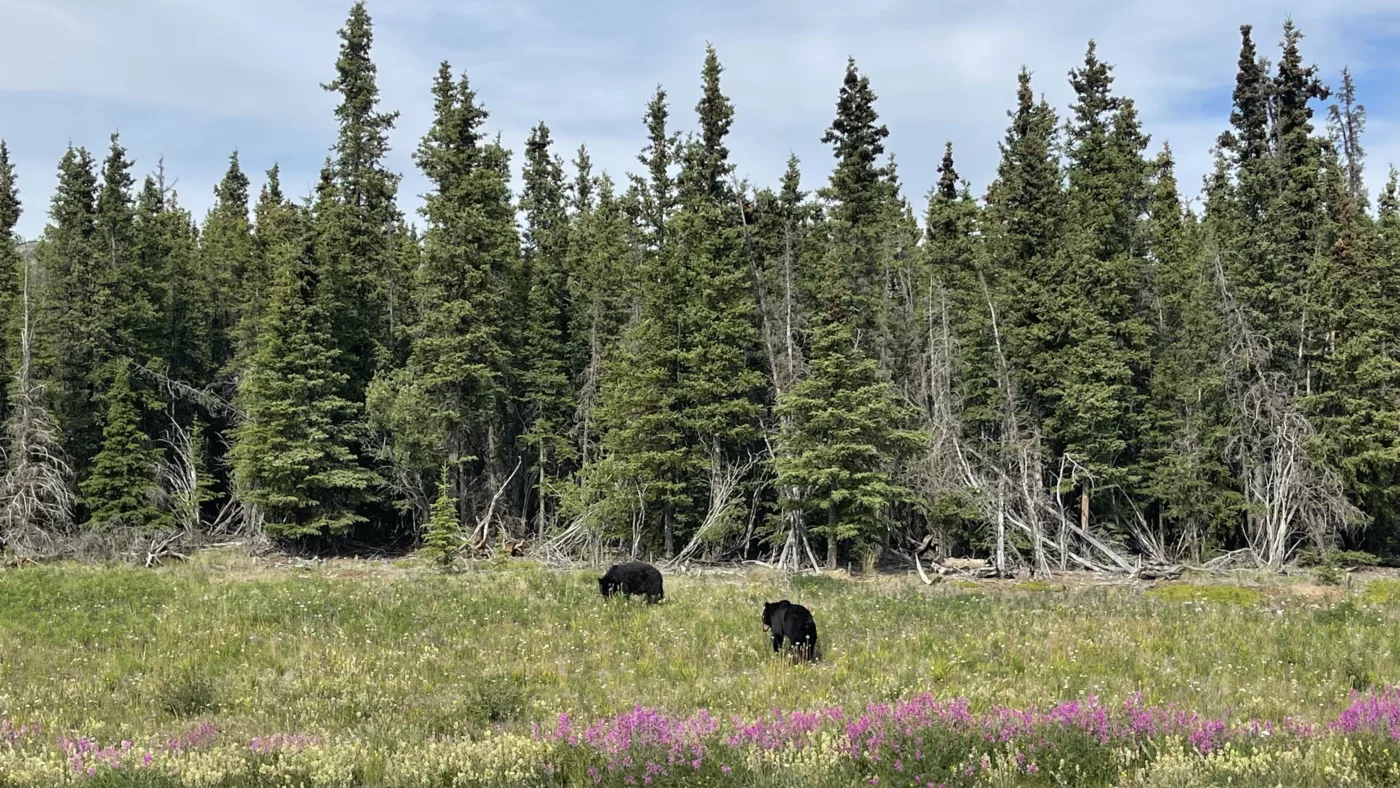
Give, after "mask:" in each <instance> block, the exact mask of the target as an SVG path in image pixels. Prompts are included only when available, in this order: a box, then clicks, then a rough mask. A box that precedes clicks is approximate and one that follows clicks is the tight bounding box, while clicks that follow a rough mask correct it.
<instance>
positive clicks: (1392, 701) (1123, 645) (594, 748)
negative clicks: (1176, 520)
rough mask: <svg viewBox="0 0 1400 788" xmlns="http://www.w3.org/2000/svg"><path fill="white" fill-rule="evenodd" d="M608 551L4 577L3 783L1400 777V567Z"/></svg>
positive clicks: (242, 562) (30, 571) (0, 614)
mask: <svg viewBox="0 0 1400 788" xmlns="http://www.w3.org/2000/svg"><path fill="white" fill-rule="evenodd" d="M595 576H596V572H594V573H588V572H554V571H545V570H543V569H539V568H535V567H531V566H528V565H512V566H502V567H494V568H479V569H475V570H472V571H467V572H463V573H460V574H455V575H449V576H444V575H441V574H438V573H436V572H433V571H431V570H430V569H428V568H427V567H426V566H424V565H422V564H419V563H416V562H413V561H400V562H394V563H390V562H368V561H341V562H334V563H332V564H330V565H328V566H324V567H320V568H316V569H313V570H290V569H277V568H273V567H270V566H267V565H266V564H264V565H256V564H254V563H253V562H251V561H250V559H248V558H246V557H241V556H237V555H233V554H226V553H205V554H202V555H200V556H197V557H196V559H195V560H193V561H191V562H189V563H187V564H185V565H181V566H177V567H174V568H170V569H162V570H157V571H150V570H137V569H128V568H88V567H77V566H55V567H33V568H25V569H21V570H11V571H6V572H0V786H9V785H16V786H18V785H31V784H32V785H52V784H57V783H58V782H79V783H82V782H86V783H90V784H104V785H105V784H111V785H181V784H191V785H229V786H242V785H297V784H306V785H362V784H363V785H454V784H458V785H476V784H481V785H496V784H500V785H513V784H541V785H569V784H584V785H590V784H595V783H597V784H608V785H612V784H618V785H625V784H656V785H660V784H675V785H693V784H710V783H714V784H754V785H789V784H791V785H812V784H820V785H846V784H886V785H890V784H894V785H915V784H917V785H921V786H923V785H925V784H928V785H940V784H947V785H955V784H956V785H963V784H967V785H973V784H979V785H980V784H985V785H1022V784H1028V785H1038V784H1044V785H1057V784H1100V785H1156V784H1161V785H1190V784H1200V785H1213V784H1225V777H1231V784H1235V785H1254V784H1257V785H1275V784H1277V783H1279V782H1282V784H1285V785H1305V784H1315V785H1346V784H1355V785H1372V784H1374V785H1385V784H1396V782H1397V781H1400V769H1397V766H1396V761H1397V757H1395V756H1392V755H1391V754H1390V743H1391V740H1390V736H1391V733H1392V730H1394V731H1396V732H1400V727H1397V723H1400V698H1394V697H1391V696H1388V695H1387V696H1384V697H1382V698H1379V699H1377V700H1373V701H1365V700H1364V698H1363V701H1362V702H1361V704H1360V705H1357V704H1358V701H1357V700H1356V699H1355V698H1354V697H1353V691H1358V690H1359V691H1363V692H1367V691H1370V689H1371V688H1372V687H1375V688H1376V691H1377V692H1380V687H1381V686H1382V685H1385V684H1386V683H1387V682H1391V681H1397V675H1400V655H1397V651H1396V644H1397V643H1400V582H1397V581H1394V580H1388V579H1375V580H1371V581H1369V582H1362V583H1359V584H1357V587H1356V588H1354V589H1352V590H1342V589H1338V588H1323V587H1316V586H1305V585H1293V586H1289V585H1278V584H1275V585H1249V584H1248V583H1246V582H1244V581H1243V580H1236V581H1235V582H1234V584H1231V585H1218V584H1217V585H1204V584H1199V583H1191V582H1187V583H1178V584H1172V585H1164V586H1160V587H1157V588H1153V589H1150V590H1145V589H1143V588H1140V587H1133V586H1126V585H1100V586H1092V585H1087V584H1084V583H1083V582H1082V581H1078V580H1075V579H1069V580H1065V581H1063V584H1061V582H1060V581H1056V582H1050V583H1045V582H1035V583H1023V584H1015V583H980V584H972V583H960V582H956V581H954V582H948V583H944V584H941V585H939V586H934V587H925V586H923V585H921V584H919V583H918V582H917V580H914V579H912V578H906V577H890V576H883V577H877V578H871V579H868V580H860V579H856V580H847V579H842V578H836V577H798V578H791V579H788V578H785V577H783V576H781V575H777V574H767V573H757V572H755V573H735V574H708V575H674V576H668V577H667V580H666V583H667V587H666V592H667V600H666V602H665V603H664V604H661V605H657V606H653V607H649V606H646V605H642V604H640V603H636V604H628V603H625V602H610V603H604V601H603V600H602V599H601V598H600V597H599V595H598V592H597V584H596V582H595V581H594V579H593V578H594V577H595ZM1216 582H1217V583H1218V582H1219V581H1218V580H1217V581H1216ZM784 598H786V599H791V600H793V601H797V602H801V603H803V604H805V605H807V606H808V607H810V608H811V609H812V610H813V611H814V613H815V615H816V618H817V624H818V627H819V630H820V636H821V640H822V643H823V646H822V651H823V656H824V660H823V661H822V662H821V663H819V664H817V665H811V666H808V665H793V664H790V663H789V662H788V661H786V660H783V659H781V658H775V657H774V655H773V654H772V653H771V650H770V648H769V645H768V642H767V640H766V638H765V635H764V633H763V632H762V630H761V628H760V622H759V614H760V611H761V608H762V603H763V602H764V601H774V600H778V599H784ZM956 699H965V701H966V703H965V704H955V703H952V702H953V701H955V700H956ZM1094 699H1096V701H1095V700H1094ZM1066 701H1081V703H1080V704H1079V705H1074V704H1070V705H1069V706H1066V705H1062V704H1063V703H1064V702H1066ZM1366 703H1369V704H1370V705H1369V706H1367V705H1365V704H1366ZM869 704H883V705H876V706H873V707H872V706H870V705H869ZM1392 706H1394V708H1393V709H1392ZM638 707H642V708H641V709H639V708H638ZM1169 707H1175V708H1174V709H1169ZM1349 709H1350V711H1348V710H1349ZM1358 709H1360V710H1359V711H1358ZM774 710H782V711H783V713H784V715H785V716H783V717H782V718H781V719H782V720H783V722H782V723H781V725H779V728H781V730H778V729H775V728H773V726H774V725H776V724H777V723H775V722H774V720H777V719H779V718H778V717H775V716H774ZM805 710H814V711H815V712H816V715H815V716H814V717H812V718H810V719H809V718H806V717H804V718H803V719H802V721H796V719H797V718H796V717H793V716H791V715H788V714H787V713H788V712H793V711H805ZM1010 710H1016V711H1015V713H1013V712H1012V711H1010ZM1186 711H1189V712H1193V713H1195V714H1197V715H1201V716H1200V717H1199V718H1196V717H1192V718H1190V719H1189V720H1188V719H1186V718H1184V717H1182V716H1181V715H1182V714H1184V713H1185V712H1186ZM1347 714H1351V715H1352V717H1351V718H1348V717H1347V716H1346V715H1347ZM560 715H567V716H566V718H565V719H566V720H567V722H565V723H564V724H562V725H561V723H560V719H561V716H560ZM823 715H825V716H823ZM1037 715H1038V716H1037ZM1172 715H1176V716H1172ZM1357 715H1360V716H1357ZM1387 715H1390V716H1387ZM1147 717H1152V718H1153V719H1155V720H1157V722H1155V723H1152V725H1153V726H1155V727H1152V728H1151V729H1150V730H1147V729H1143V730H1138V729H1137V728H1134V727H1133V726H1141V725H1147V723H1146V722H1141V720H1145V719H1147ZM1347 719H1350V720H1351V722H1346V720H1347ZM1387 720H1389V722H1387ZM595 723H596V724H595ZM589 725H593V730H592V731H591V732H589V731H587V730H586V728H587V727H588V726H589ZM755 725H760V726H763V725H766V726H768V728H767V729H765V730H766V731H767V732H766V733H765V732H763V731H758V730H757V729H756V728H754V726H755ZM1008 725H1010V726H1011V728H1008V727H1007V726H1008ZM862 726H864V727H862ZM1018 726H1019V727H1018ZM1115 726H1117V727H1115ZM1212 726H1214V727H1212ZM1261 726H1268V730H1265V728H1264V727H1261ZM1272 726H1277V727H1276V728H1274V727H1272ZM867 728H869V730H872V731H874V730H877V729H878V730H879V731H881V733H880V734H879V735H880V737H881V738H880V739H879V740H878V741H875V740H874V738H873V737H874V736H875V734H874V733H870V734H868V735H867V733H866V732H865V731H866V729H867ZM1013 729H1014V730H1013ZM1008 730H1009V731H1010V732H1009V733H1008V732H1007V731H1008ZM1203 731H1205V732H1204V733H1203ZM775 736H776V737H777V739H781V741H778V740H777V739H774V738H773V737H775ZM1200 736H1209V737H1212V738H1210V741H1209V742H1206V743H1205V744H1202V741H1203V740H1197V739H1193V738H1192V737H1200ZM609 737H611V738H609ZM744 737H748V738H747V739H745V738H744ZM763 737H767V738H766V739H765V740H764V741H759V739H761V738H763ZM887 739H888V741H887ZM895 739H898V740H899V741H895ZM123 742H126V743H127V744H125V745H124V744H123ZM891 748H893V749H891ZM924 749H927V750H929V751H930V753H929V754H928V755H927V756H926V755H925V753H924V752H923V750H924ZM934 751H937V752H938V753H939V755H938V756H937V757H934V756H933V755H932V753H933V752H934ZM915 752H918V754H919V756H920V757H919V758H918V759H917V760H918V764H917V765H916V764H915V763H914V762H913V761H914V760H915V759H914V758H913V753H915ZM1396 752H1397V755H1400V749H1397V750H1396ZM882 753H883V756H882ZM901 753H908V754H905V755H901ZM891 756H893V758H892V757H891ZM644 758H645V760H647V761H648V763H650V764H651V765H650V766H644V765H643V763H642V761H643V760H644ZM629 759H630V760H629ZM905 760H909V761H910V763H909V764H908V765H906V764H905V763H904V761H905ZM896 765H898V766H899V768H897V769H896V768H895V766H896ZM1076 769H1079V770H1080V771H1079V774H1078V776H1077V777H1076V776H1075V770H1076ZM916 777H917V778H918V779H917V780H915V778H916ZM814 779H815V780H816V782H813V780H814ZM871 780H874V781H875V782H874V783H871V782H870V781H871ZM1154 780H1155V781H1157V782H1154ZM1193 780H1195V781H1197V782H1195V783H1193V782H1192V781H1193ZM298 781H300V782H298Z"/></svg>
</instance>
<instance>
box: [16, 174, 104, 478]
mask: <svg viewBox="0 0 1400 788" xmlns="http://www.w3.org/2000/svg"><path fill="white" fill-rule="evenodd" d="M49 216H50V221H49V224H48V226H47V227H46V228H45V231H44V239H43V243H42V244H41V245H40V247H39V250H38V257H39V261H40V266H39V267H40V269H41V270H42V272H43V275H44V278H45V279H47V281H48V285H47V288H46V289H45V291H44V293H43V297H42V300H41V302H40V304H41V309H40V314H39V315H37V316H36V321H35V323H36V331H35V337H36V341H37V342H39V343H42V344H41V345H39V347H38V349H37V350H38V352H37V353H36V358H35V377H36V378H37V379H38V380H41V381H50V382H52V384H53V391H52V396H53V403H54V408H53V410H54V413H53V415H54V419H55V421H56V422H57V423H58V426H59V428H60V429H61V430H62V432H63V437H64V451H65V452H66V453H67V455H68V457H70V458H71V462H72V463H73V470H74V472H75V474H76V475H77V476H78V478H80V479H81V478H86V475H87V470H88V464H89V463H90V462H91V460H92V458H93V456H95V455H96V454H97V450H98V448H99V446H100V445H101V441H102V431H101V424H100V422H99V420H98V418H97V416H98V414H97V413H95V412H94V410H93V408H92V403H93V402H94V401H95V399H96V397H97V394H98V391H97V390H96V388H95V386H94V381H95V378H96V374H97V371H98V369H99V368H100V367H101V365H102V364H103V363H105V362H106V361H107V360H108V359H109V358H110V343H109V340H110V337H109V334H108V332H107V331H106V326H107V325H108V319H107V317H106V314H105V312H104V308H105V306H106V304H105V298H103V297H102V296H101V295H100V294H101V285H100V283H99V279H98V275H99V271H98V250H99V248H100V245H99V241H98V235H97V177H96V174H95V172H94V170H93V160H92V157H91V156H90V155H89V154H88V152H87V151H86V150H84V149H82V148H69V149H68V150H67V151H66V152H65V153H64V155H63V159H62V160H61V161H60V163H59V174H58V186H57V188H56V189H55V191H54V195H53V200H52V204H51V208H50V211H49Z"/></svg>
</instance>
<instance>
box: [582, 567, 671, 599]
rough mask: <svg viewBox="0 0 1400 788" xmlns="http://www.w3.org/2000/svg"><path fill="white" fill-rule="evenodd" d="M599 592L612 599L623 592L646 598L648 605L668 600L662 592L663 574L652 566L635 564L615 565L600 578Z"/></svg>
mask: <svg viewBox="0 0 1400 788" xmlns="http://www.w3.org/2000/svg"><path fill="white" fill-rule="evenodd" d="M598 590H599V591H601V592H602V593H603V596H604V597H605V598H606V597H610V596H612V595H613V594H616V593H617V592H619V591H621V592H622V593H624V594H627V595H628V596H645V597H646V598H647V604H648V605H654V604H656V603H657V602H660V601H661V600H662V599H665V598H666V592H665V591H662V590H661V573H660V572H658V571H657V570H656V567H654V566H652V565H651V564H643V563H641V562H633V563H629V564H614V565H613V567H612V568H611V569H609V570H608V572H607V574H605V575H603V576H602V577H600V578H598Z"/></svg>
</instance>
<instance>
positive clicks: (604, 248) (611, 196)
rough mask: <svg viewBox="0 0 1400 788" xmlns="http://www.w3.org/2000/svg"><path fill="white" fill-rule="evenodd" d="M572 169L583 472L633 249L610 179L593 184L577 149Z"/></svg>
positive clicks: (593, 450) (577, 424) (593, 453)
mask: <svg viewBox="0 0 1400 788" xmlns="http://www.w3.org/2000/svg"><path fill="white" fill-rule="evenodd" d="M577 164H578V165H579V166H578V177H577V179H576V180H575V182H574V189H573V196H574V207H575V214H574V221H573V228H572V241H571V247H572V249H573V255H574V262H571V263H570V265H569V270H570V273H571V276H570V279H569V292H570V303H571V304H572V305H573V307H574V317H573V319H572V322H573V325H574V326H575V330H574V332H573V336H574V339H575V344H574V350H573V352H572V354H571V355H572V357H573V360H574V363H575V367H574V373H573V379H574V380H575V381H576V383H577V387H578V395H577V400H578V410H577V412H576V414H575V417H574V420H573V437H574V440H575V442H576V444H577V447H578V448H577V456H578V460H579V463H580V465H581V466H584V467H586V466H587V465H588V464H589V463H590V462H592V461H595V460H597V459H598V456H599V453H600V447H599V445H598V444H599V440H600V436H599V431H600V428H599V423H598V422H599V418H598V413H597V410H598V407H599V399H600V392H601V387H602V384H603V377H604V370H605V368H606V367H607V362H608V359H609V354H610V353H611V352H612V350H613V349H614V347H615V346H616V344H617V341H618V339H619V337H620V336H621V335H622V331H623V327H624V325H625V323H626V320H627V315H628V314H629V312H630V310H629V308H628V307H629V303H628V299H627V285H628V283H627V281H626V275H627V274H628V273H630V270H629V267H628V262H629V261H630V260H631V259H632V258H633V257H634V256H635V252H636V250H635V247H633V246H631V245H630V243H629V240H630V228H629V226H628V221H627V214H626V207H625V206H624V204H623V201H622V199H621V198H620V197H618V195H617V194H615V193H614V186H613V182H612V179H611V178H609V177H608V176H607V175H606V174H604V175H603V176H601V177H599V178H598V179H597V182H596V184H594V183H593V181H592V176H591V174H590V170H589V169H588V167H587V166H586V164H587V157H586V154H585V153H584V152H583V151H582V150H581V151H580V157H579V161H578V163H577ZM595 185H596V189H597V200H596V203H595V202H594V200H593V189H594V188H595Z"/></svg>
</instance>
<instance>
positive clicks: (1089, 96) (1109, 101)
mask: <svg viewBox="0 0 1400 788" xmlns="http://www.w3.org/2000/svg"><path fill="white" fill-rule="evenodd" d="M1069 84H1070V87H1072V88H1074V94H1075V104H1074V115H1075V118H1076V119H1077V120H1078V121H1079V123H1080V125H1081V126H1085V127H1093V126H1096V125H1098V124H1099V123H1100V122H1101V118H1102V116H1103V114H1104V113H1106V112H1112V111H1113V110H1115V109H1117V108H1118V101H1117V99H1115V98H1113V66H1110V65H1109V64H1107V63H1105V62H1103V61H1101V60H1099V57H1098V47H1097V45H1096V44H1095V42H1094V40H1093V39H1092V38H1091V39H1089V49H1088V51H1087V52H1086V53H1085V54H1084V65H1083V67H1081V68H1075V69H1070V72H1069Z"/></svg>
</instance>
